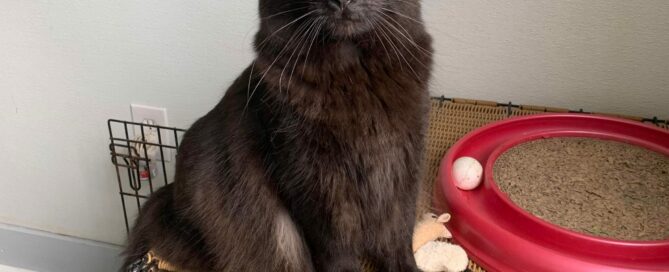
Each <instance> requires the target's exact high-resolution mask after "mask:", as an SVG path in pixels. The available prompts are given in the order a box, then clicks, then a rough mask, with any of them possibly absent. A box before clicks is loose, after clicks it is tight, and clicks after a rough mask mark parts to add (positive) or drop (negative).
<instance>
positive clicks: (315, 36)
mask: <svg viewBox="0 0 669 272" xmlns="http://www.w3.org/2000/svg"><path fill="white" fill-rule="evenodd" d="M324 25H325V20H323V19H322V18H321V19H320V23H319V25H318V28H317V29H316V31H315V32H314V37H313V38H312V39H311V44H309V49H308V50H307V55H306V56H305V57H304V64H303V65H302V74H303V75H304V73H305V72H306V69H307V61H309V54H310V53H311V48H312V47H313V46H314V42H315V41H316V38H318V34H319V33H320V32H321V30H323V26H324Z"/></svg>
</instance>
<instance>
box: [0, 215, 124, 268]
mask: <svg viewBox="0 0 669 272" xmlns="http://www.w3.org/2000/svg"><path fill="white" fill-rule="evenodd" d="M120 253H121V248H120V247H119V246H116V245H111V244H105V243H100V242H94V241H89V240H84V239H78V238H73V237H67V236H62V235H57V234H52V233H47V232H42V231H37V230H31V229H25V228H21V227H17V226H11V225H5V224H0V265H6V266H11V267H17V268H23V269H28V270H33V271H38V272H98V271H99V272H107V271H109V272H117V271H119V268H120V266H121V258H120V256H119V254H120Z"/></svg>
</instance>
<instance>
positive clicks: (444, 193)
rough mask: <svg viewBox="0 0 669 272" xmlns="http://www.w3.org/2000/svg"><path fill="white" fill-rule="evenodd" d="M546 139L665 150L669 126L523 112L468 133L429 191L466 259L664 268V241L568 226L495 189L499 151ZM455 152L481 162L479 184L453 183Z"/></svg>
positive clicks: (668, 265)
mask: <svg viewBox="0 0 669 272" xmlns="http://www.w3.org/2000/svg"><path fill="white" fill-rule="evenodd" d="M551 137H592V138H599V139H605V140H615V141H621V142H625V143H629V144H633V145H638V146H643V147H645V148H648V149H651V150H654V151H657V152H659V153H662V154H666V155H669V132H667V131H665V130H662V129H659V128H657V127H654V126H652V125H646V124H643V123H639V122H634V121H628V120H622V119H616V118H610V117H603V116H595V115H583V114H568V113H564V114H540V115H533V116H525V117H518V118H511V119H507V120H504V121H500V122H496V123H493V124H490V125H488V126H485V127H482V128H479V129H477V130H475V131H473V132H471V133H469V134H468V135H466V136H465V137H464V138H462V139H461V140H460V141H458V142H457V143H456V144H455V145H454V146H452V147H451V149H450V150H449V152H448V154H447V155H446V157H445V158H444V159H443V160H442V162H441V165H440V169H439V176H438V182H437V183H436V188H435V191H434V192H435V205H436V207H437V208H438V209H439V210H442V211H447V212H449V213H451V214H452V215H453V219H452V220H451V222H450V223H449V225H448V227H449V229H450V230H451V232H452V233H453V236H454V237H455V238H456V241H457V242H458V243H459V244H461V245H462V246H463V247H464V248H465V250H466V251H467V252H468V253H469V254H470V257H471V258H472V259H473V260H474V261H476V262H477V263H478V264H479V265H481V266H482V267H483V268H485V269H486V270H488V271H505V272H506V271H532V272H534V271H546V272H550V271H556V272H558V271H559V272H563V271H611V272H613V271H669V240H662V241H650V242H642V241H621V240H612V239H606V238H601V237H594V236H589V235H585V234H580V233H577V232H573V231H570V230H567V229H564V228H561V227H559V226H556V225H553V224H550V223H548V222H546V221H543V220H542V219H539V218H538V217H535V216H534V215H531V214H530V213H528V212H526V211H524V210H522V209H521V208H519V207H517V206H516V205H515V204H514V203H513V202H511V200H510V199H509V198H508V197H507V196H506V195H505V194H504V193H502V192H501V191H500V190H499V188H497V185H496V184H495V181H494V180H493V175H492V171H493V166H494V162H495V160H496V159H497V158H498V157H499V156H500V155H501V154H502V153H504V151H506V150H508V149H509V148H511V147H513V146H515V145H518V144H521V143H524V142H528V141H532V140H535V139H541V138H551ZM462 156H469V157H474V158H476V159H477V160H479V161H480V162H481V164H482V165H484V176H483V184H482V185H481V186H480V187H479V188H477V189H475V190H473V191H461V190H459V189H457V188H456V187H455V184H454V182H453V180H452V178H451V176H450V173H451V168H452V165H453V162H454V161H455V159H457V158H459V157H462ZM664 204H665V205H669V204H667V203H664ZM658 205H661V204H660V203H658Z"/></svg>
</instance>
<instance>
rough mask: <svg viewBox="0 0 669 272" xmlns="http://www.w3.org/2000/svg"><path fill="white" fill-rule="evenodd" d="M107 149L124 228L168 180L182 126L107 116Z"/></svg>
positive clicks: (127, 227) (127, 229)
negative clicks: (137, 121) (116, 185)
mask: <svg viewBox="0 0 669 272" xmlns="http://www.w3.org/2000/svg"><path fill="white" fill-rule="evenodd" d="M107 126H108V128H109V139H110V143H109V151H110V155H111V161H112V164H114V167H115V170H116V178H117V181H118V188H119V193H120V196H121V204H122V206H123V217H124V219H125V228H126V231H128V232H129V231H130V223H131V222H132V221H134V220H131V219H134V217H135V216H136V215H137V213H138V212H139V209H140V207H141V205H142V204H143V203H144V202H145V201H146V199H148V197H149V196H150V195H151V194H152V193H153V192H154V191H156V190H158V189H159V188H160V187H163V186H165V185H167V184H169V183H170V182H171V177H172V176H173V173H174V161H175V154H176V151H177V150H178V149H179V141H180V139H181V138H182V136H183V133H184V132H185V130H184V129H179V128H172V127H164V126H157V125H153V124H151V123H150V122H146V123H136V122H129V121H122V120H115V119H110V120H108V121H107Z"/></svg>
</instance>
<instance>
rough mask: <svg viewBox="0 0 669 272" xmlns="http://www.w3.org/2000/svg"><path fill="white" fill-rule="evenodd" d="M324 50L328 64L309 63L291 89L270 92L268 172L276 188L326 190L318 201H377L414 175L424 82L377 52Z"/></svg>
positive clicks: (276, 88) (349, 47)
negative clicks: (342, 197) (361, 198)
mask: <svg viewBox="0 0 669 272" xmlns="http://www.w3.org/2000/svg"><path fill="white" fill-rule="evenodd" d="M326 50H327V49H326ZM329 50H332V51H330V52H327V55H328V58H329V59H324V60H323V61H319V62H315V63H310V64H309V66H308V67H307V68H308V69H305V71H304V72H301V73H300V75H299V78H298V79H295V80H294V82H295V83H294V84H293V85H291V86H290V88H286V89H279V86H270V88H273V90H270V91H272V92H276V94H278V95H276V96H274V97H271V96H270V101H272V99H274V100H273V101H272V102H269V103H270V105H271V107H272V108H273V110H272V111H273V113H272V114H271V117H270V118H271V121H270V122H269V123H270V124H271V125H270V127H271V129H270V130H269V131H270V135H269V136H270V141H271V148H270V152H271V156H272V157H273V158H274V160H272V161H273V162H274V167H272V168H273V169H274V171H273V173H274V174H275V177H276V181H277V182H278V183H279V185H280V186H282V187H284V186H285V187H287V188H306V189H305V190H315V191H319V189H320V188H323V189H325V188H327V189H328V190H329V191H328V192H323V194H322V195H323V197H333V198H336V196H337V195H346V196H348V197H354V196H355V195H365V196H367V197H368V196H370V195H372V194H378V196H377V197H370V198H369V199H372V200H378V201H380V202H383V200H384V199H387V198H393V197H394V196H395V194H396V193H399V191H400V190H402V189H403V188H402V187H404V186H403V185H402V182H405V181H408V180H410V175H413V174H416V173H413V172H412V170H411V169H414V168H415V164H416V162H417V161H418V160H419V158H417V157H418V156H419V154H420V152H418V150H417V149H419V148H420V146H421V144H420V141H421V140H422V138H421V137H422V131H423V127H422V125H423V124H424V120H423V118H424V116H425V109H426V108H425V105H426V101H427V100H426V99H427V93H426V90H425V89H424V88H425V86H423V85H422V84H420V82H422V81H423V80H424V79H421V78H416V76H415V75H412V74H409V73H408V72H409V71H408V70H404V69H408V68H406V67H405V68H401V67H396V66H394V65H392V62H389V61H388V60H387V59H385V58H384V59H381V58H380V57H379V56H375V55H374V54H376V53H377V52H367V51H365V50H364V49H360V48H357V47H355V46H353V45H340V46H338V47H336V48H330V49H329ZM275 82H276V81H275ZM280 91H281V92H280ZM381 192H383V193H382V194H381ZM293 193H295V194H297V195H299V194H301V193H302V192H299V191H293ZM321 200H322V201H327V200H325V199H321ZM372 202H373V201H369V202H368V203H369V204H372V205H373V203H372ZM379 204H380V203H379Z"/></svg>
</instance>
